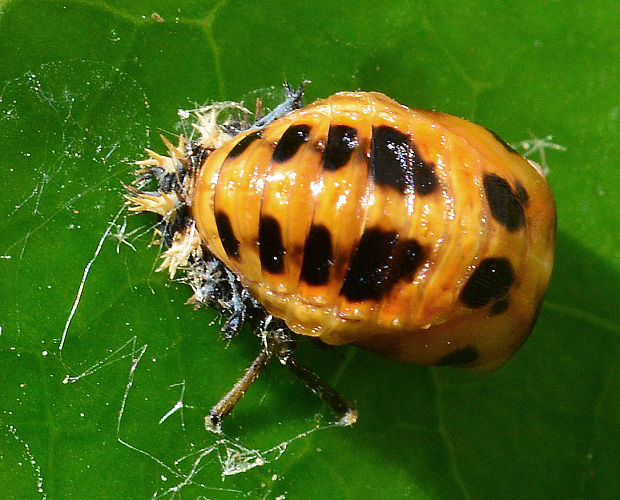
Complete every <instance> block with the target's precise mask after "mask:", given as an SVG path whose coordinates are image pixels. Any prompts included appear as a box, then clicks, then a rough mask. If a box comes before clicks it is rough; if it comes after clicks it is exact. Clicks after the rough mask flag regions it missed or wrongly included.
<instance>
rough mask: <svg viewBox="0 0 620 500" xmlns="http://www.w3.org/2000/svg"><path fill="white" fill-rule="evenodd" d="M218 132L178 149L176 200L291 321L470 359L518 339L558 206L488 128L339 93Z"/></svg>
mask: <svg viewBox="0 0 620 500" xmlns="http://www.w3.org/2000/svg"><path fill="white" fill-rule="evenodd" d="M300 94H301V91H300V92H298V93H297V94H295V93H292V92H289V100H288V102H289V105H290V103H294V102H297V101H298V100H299V97H300ZM292 107H296V106H294V105H293V106H292ZM279 115H282V116H279ZM274 118H275V119H274ZM272 119H273V121H271V120H272ZM265 123H266V124H265ZM221 142H222V143H223V144H222V145H221V146H220V147H218V148H217V149H215V150H213V149H214V148H209V147H205V146H203V147H202V148H200V147H199V146H197V145H194V149H191V148H190V149H187V150H184V151H181V149H183V148H177V151H178V153H176V156H177V157H178V158H177V159H175V162H176V161H177V160H178V162H179V164H181V165H185V166H183V168H182V169H181V170H182V171H183V172H188V171H191V168H190V167H192V168H193V169H194V170H193V171H192V172H193V173H192V174H191V175H190V176H189V177H191V189H189V188H186V189H185V193H190V192H191V196H190V197H189V198H188V199H186V200H185V203H186V204H187V205H189V206H190V208H191V215H192V219H193V220H195V223H196V228H197V230H198V233H199V235H200V241H201V242H202V243H203V244H204V246H206V248H207V249H208V252H209V253H210V254H212V257H213V256H214V257H215V258H216V260H217V261H218V262H221V263H223V265H224V266H225V267H226V268H227V269H228V270H230V271H232V273H234V275H235V276H236V279H237V280H238V282H239V283H240V285H241V289H242V290H246V291H249V292H250V294H251V296H252V297H253V299H255V300H256V301H257V302H258V303H259V304H260V306H262V307H263V308H264V309H265V310H266V311H267V312H268V313H269V314H271V315H273V316H275V317H278V318H281V319H283V320H284V322H285V323H286V325H287V327H288V328H289V329H290V330H292V331H293V332H294V333H296V334H302V335H308V336H313V337H318V338H320V339H321V340H322V341H324V342H326V343H328V344H334V345H338V344H347V343H353V344H355V345H358V346H362V347H365V348H367V349H370V350H373V351H375V352H379V353H381V354H383V355H386V356H390V357H394V358H398V359H401V360H405V361H410V362H414V363H420V364H426V365H458V366H461V367H464V368H474V369H479V370H492V369H495V368H497V367H499V366H500V365H501V364H503V363H504V362H505V361H506V360H507V359H508V358H509V357H510V356H511V355H512V354H513V353H514V351H515V350H516V349H517V348H518V347H519V346H520V345H521V344H522V343H523V341H524V340H525V339H526V338H527V336H528V334H529V333H530V331H531V329H532V327H533V324H534V322H535V319H536V315H537V312H538V309H539V306H540V303H541V300H542V296H543V293H544V291H545V288H546V286H547V282H548V280H549V275H550V273H551V267H552V261H553V248H554V236H555V205H554V201H553V198H552V195H551V192H550V190H549V187H548V185H547V183H546V180H545V178H544V176H543V175H542V172H541V171H540V169H539V167H538V166H537V165H536V164H535V163H533V162H530V161H528V160H526V159H524V158H523V157H522V156H521V155H519V154H518V153H517V152H516V151H514V150H513V149H512V148H511V147H510V146H508V145H507V144H506V143H504V142H503V141H501V139H499V138H498V137H497V136H495V134H493V133H492V132H490V131H488V130H487V129H485V128H483V127H480V126H478V125H474V124H472V123H470V122H467V121H465V120H463V119H460V118H457V117H454V116H450V115H446V114H442V113H437V112H432V111H425V110H419V109H409V108H406V107H404V106H402V105H400V104H398V103H396V102H395V101H393V100H391V99H389V98H388V97H386V96H385V95H383V94H379V93H374V92H342V93H339V94H336V95H334V96H332V97H330V98H328V99H325V100H321V101H317V102H315V103H313V104H311V105H309V106H307V107H304V108H302V109H296V110H293V111H290V112H281V111H280V112H278V113H276V116H275V117H274V116H273V115H272V116H269V115H268V117H267V118H266V119H264V120H263V121H262V122H261V121H260V120H259V121H258V122H257V123H256V124H255V125H254V126H253V127H251V128H250V129H249V130H246V131H243V132H241V133H239V134H237V135H235V136H234V137H232V138H227V139H225V140H222V141H221ZM171 156H173V157H174V155H171ZM196 158H198V160H196ZM150 161H151V163H150V164H151V165H154V163H153V162H154V160H150ZM157 162H158V164H161V161H159V160H157V161H156V163H157ZM175 165H176V163H175ZM178 169H179V167H178V166H175V168H174V171H175V172H177V170H178ZM175 175H177V176H178V172H177V174H175ZM181 191H182V190H181ZM162 195H165V193H162ZM134 201H135V200H134ZM142 209H144V207H142ZM186 226H187V224H186ZM191 227H192V228H193V227H194V226H193V225H191ZM194 248H198V246H197V245H196V244H195V245H194ZM252 380H253V379H252Z"/></svg>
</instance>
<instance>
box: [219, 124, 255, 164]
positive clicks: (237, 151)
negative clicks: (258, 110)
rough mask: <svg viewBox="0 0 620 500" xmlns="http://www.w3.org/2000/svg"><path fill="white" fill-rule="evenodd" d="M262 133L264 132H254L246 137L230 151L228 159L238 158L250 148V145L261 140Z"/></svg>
mask: <svg viewBox="0 0 620 500" xmlns="http://www.w3.org/2000/svg"><path fill="white" fill-rule="evenodd" d="M262 133H263V131H262V130H257V131H256V132H252V133H251V134H248V135H246V136H245V137H244V138H243V139H241V140H240V141H239V142H238V143H237V144H235V146H234V147H233V148H232V149H231V150H230V152H229V153H228V156H227V157H226V158H228V159H233V158H237V157H238V156H239V155H241V153H243V152H244V151H245V150H246V149H247V148H248V146H249V145H250V144H252V143H253V142H254V141H255V140H257V139H260V138H261V137H262Z"/></svg>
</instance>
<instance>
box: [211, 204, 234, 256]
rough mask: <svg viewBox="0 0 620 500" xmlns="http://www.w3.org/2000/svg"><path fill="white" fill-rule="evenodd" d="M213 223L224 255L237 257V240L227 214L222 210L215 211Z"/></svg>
mask: <svg viewBox="0 0 620 500" xmlns="http://www.w3.org/2000/svg"><path fill="white" fill-rule="evenodd" d="M215 225H216V226H217V232H218V234H219V236H220V241H221V242H222V246H223V247H224V251H225V252H226V255H228V257H230V258H234V259H238V258H239V240H238V239H237V238H236V237H235V233H234V231H233V228H232V225H231V224H230V219H229V217H228V215H227V214H226V213H224V212H221V211H218V212H215Z"/></svg>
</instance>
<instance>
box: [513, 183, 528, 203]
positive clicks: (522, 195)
mask: <svg viewBox="0 0 620 500" xmlns="http://www.w3.org/2000/svg"><path fill="white" fill-rule="evenodd" d="M515 187H516V189H517V198H519V201H520V202H521V204H522V205H523V206H524V207H527V204H528V202H529V201H530V195H529V194H527V190H526V189H525V188H524V187H523V184H521V183H520V182H519V181H517V183H516V184H515Z"/></svg>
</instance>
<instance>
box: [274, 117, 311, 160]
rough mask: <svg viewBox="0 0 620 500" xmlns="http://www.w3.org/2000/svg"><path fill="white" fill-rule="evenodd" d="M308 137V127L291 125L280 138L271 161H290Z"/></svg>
mask: <svg viewBox="0 0 620 500" xmlns="http://www.w3.org/2000/svg"><path fill="white" fill-rule="evenodd" d="M309 137H310V125H291V126H290V127H289V128H287V129H286V131H285V132H284V133H283V134H282V137H280V140H279V141H278V145H277V146H276V148H275V150H274V151H273V156H272V158H273V161H275V162H278V163H283V162H285V161H288V160H290V159H291V158H292V157H293V156H295V153H297V151H298V150H299V148H300V147H301V146H303V145H304V144H305V143H306V142H308V139H309Z"/></svg>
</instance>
